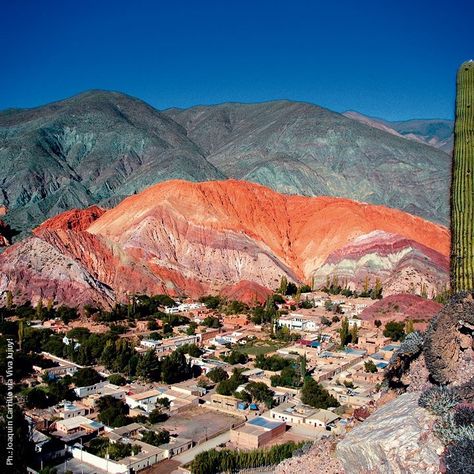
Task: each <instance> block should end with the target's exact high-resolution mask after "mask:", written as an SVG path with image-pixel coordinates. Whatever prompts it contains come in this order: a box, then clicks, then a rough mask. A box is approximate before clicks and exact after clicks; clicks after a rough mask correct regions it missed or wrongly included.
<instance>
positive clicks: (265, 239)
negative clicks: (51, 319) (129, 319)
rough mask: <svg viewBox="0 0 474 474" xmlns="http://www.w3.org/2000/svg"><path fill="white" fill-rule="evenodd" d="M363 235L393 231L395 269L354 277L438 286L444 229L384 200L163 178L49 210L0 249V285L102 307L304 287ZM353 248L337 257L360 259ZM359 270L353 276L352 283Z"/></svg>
mask: <svg viewBox="0 0 474 474" xmlns="http://www.w3.org/2000/svg"><path fill="white" fill-rule="evenodd" d="M368 234H371V235H372V238H371V244H370V246H369V247H367V250H366V251H367V255H366V257H367V258H366V259H367V261H370V260H371V259H372V258H373V257H372V256H373V254H374V252H377V250H376V249H377V245H376V239H375V236H376V235H380V236H382V238H381V241H380V242H381V243H380V245H381V249H382V248H383V250H380V252H383V253H384V254H385V255H388V254H389V253H390V251H389V250H388V249H387V245H386V240H385V237H384V236H385V235H387V234H389V235H391V236H399V237H398V238H395V241H396V242H397V245H396V246H392V248H393V253H394V255H395V254H397V255H398V254H399V253H400V252H401V253H402V254H404V266H401V265H402V263H401V261H400V259H399V258H395V256H392V257H387V258H385V260H384V265H383V269H382V270H381V268H380V267H377V266H374V267H372V270H371V271H370V265H368V266H367V269H366V271H365V272H364V273H363V275H364V276H365V275H367V274H368V273H369V272H370V278H371V281H372V283H373V282H374V280H375V277H376V276H379V277H380V278H381V279H382V282H385V281H387V279H390V281H392V282H393V281H394V280H396V279H397V275H400V280H399V284H398V286H397V288H398V287H403V288H405V289H406V290H408V289H409V288H410V287H411V286H412V284H413V282H414V281H415V282H418V281H420V279H422V278H425V276H426V275H427V274H428V275H431V281H432V283H433V285H434V282H436V285H441V286H444V284H445V282H446V281H447V268H446V267H445V261H446V257H447V255H448V252H449V232H448V230H447V229H446V228H444V227H442V226H439V225H436V224H432V223H429V222H427V221H424V220H423V219H421V218H419V217H415V216H412V215H410V214H406V213H404V212H401V211H398V210H394V209H389V208H386V207H383V206H373V205H369V204H365V203H360V202H355V201H350V200H348V199H340V198H329V197H318V198H310V197H304V196H288V195H283V194H278V193H276V192H274V191H272V190H270V189H268V188H265V187H263V186H260V185H256V184H252V183H248V182H245V181H235V180H227V181H212V182H206V183H191V182H187V181H167V182H165V183H161V184H158V185H155V186H152V187H151V188H148V189H147V190H145V191H143V192H142V193H140V194H137V195H134V196H131V197H129V198H127V199H125V200H124V201H122V202H121V203H120V204H119V205H118V206H116V207H115V208H113V209H111V210H108V211H104V210H103V209H101V208H99V207H97V206H92V207H90V208H87V209H85V210H72V211H67V212H66V213H63V214H60V215H59V216H56V217H54V218H51V219H49V220H48V221H46V222H45V223H44V224H42V225H41V226H40V227H38V228H36V229H35V230H34V236H33V237H30V238H28V239H26V240H24V241H22V242H20V243H18V244H16V245H14V246H12V247H10V248H9V249H8V250H7V251H5V252H4V254H3V255H1V256H0V292H1V291H5V290H12V291H13V292H14V296H15V297H16V298H17V300H21V299H33V300H35V299H38V298H40V297H42V298H48V299H49V298H54V299H56V301H58V302H64V303H69V304H84V303H99V304H104V303H105V302H107V301H112V300H124V299H125V298H126V297H127V294H131V293H135V294H136V293H147V294H156V293H164V292H165V293H170V294H183V293H184V294H187V295H189V296H200V295H202V294H204V293H210V292H220V291H221V290H222V289H223V288H225V287H227V286H229V285H235V284H237V283H239V282H245V281H247V282H253V283H254V284H257V285H260V286H261V287H265V288H269V289H272V288H275V287H277V286H278V284H279V281H280V278H281V277H282V276H285V277H286V278H287V279H288V280H289V281H295V282H307V283H310V282H311V281H312V280H313V277H314V276H315V275H316V274H318V275H319V274H320V273H321V272H319V273H318V269H320V268H321V267H322V266H324V263H325V262H326V261H327V259H328V258H329V256H330V255H333V254H334V253H335V252H337V250H338V249H344V248H347V246H349V245H350V242H352V241H354V239H358V238H360V237H361V236H364V235H368ZM400 242H402V243H400ZM361 252H363V250H361V251H360V252H358V253H356V254H354V256H353V257H351V256H350V255H352V254H347V257H346V260H349V259H350V258H354V259H355V260H357V262H359V261H360V259H361V258H363V255H362V253H361ZM53 261H54V262H55V264H54V266H52V265H51V262H53ZM420 262H422V264H421V263H420ZM402 268H405V269H410V276H407V274H406V273H403V272H402V271H401V269H402ZM333 270H334V269H332V270H331V272H332V271H333ZM357 275H358V274H355V277H354V279H353V280H352V281H353V283H354V284H360V285H361V284H362V282H361V281H355V280H357V278H359V277H358V276H357ZM242 285H243V286H247V287H248V284H244V283H242V284H241V286H242ZM78 288H79V289H78ZM257 288H258V287H257ZM236 290H239V291H241V292H242V288H240V289H239V288H234V290H232V291H236ZM229 291H230V290H229ZM232 291H231V293H232ZM252 294H253V295H257V293H255V292H252ZM258 295H262V291H261V290H259V291H258ZM259 297H261V296H259Z"/></svg>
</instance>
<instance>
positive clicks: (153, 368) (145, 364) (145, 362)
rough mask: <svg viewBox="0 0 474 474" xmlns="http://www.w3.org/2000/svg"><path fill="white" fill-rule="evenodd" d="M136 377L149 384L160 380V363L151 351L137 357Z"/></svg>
mask: <svg viewBox="0 0 474 474" xmlns="http://www.w3.org/2000/svg"><path fill="white" fill-rule="evenodd" d="M137 376H138V377H141V378H143V379H145V380H148V381H150V382H156V381H158V380H160V379H161V362H160V361H159V359H158V357H157V355H156V353H155V351H154V350H153V349H151V350H149V351H146V352H145V353H144V354H143V355H141V356H140V357H139V359H138V364H137Z"/></svg>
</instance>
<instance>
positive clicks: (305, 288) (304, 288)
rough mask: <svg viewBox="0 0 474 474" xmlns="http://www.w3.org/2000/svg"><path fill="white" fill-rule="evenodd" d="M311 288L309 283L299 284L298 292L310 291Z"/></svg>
mask: <svg viewBox="0 0 474 474" xmlns="http://www.w3.org/2000/svg"><path fill="white" fill-rule="evenodd" d="M311 291H313V289H312V288H311V287H310V286H309V285H301V286H300V293H311Z"/></svg>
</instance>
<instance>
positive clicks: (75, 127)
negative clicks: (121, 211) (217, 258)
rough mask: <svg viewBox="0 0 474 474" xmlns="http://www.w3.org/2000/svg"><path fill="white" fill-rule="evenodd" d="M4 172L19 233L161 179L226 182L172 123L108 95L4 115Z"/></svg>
mask: <svg viewBox="0 0 474 474" xmlns="http://www.w3.org/2000/svg"><path fill="white" fill-rule="evenodd" d="M0 165H1V166H0V182H1V189H2V194H3V201H4V204H6V205H8V207H9V209H10V212H9V215H8V216H7V219H8V221H9V222H10V223H11V224H12V226H13V227H15V228H19V229H25V228H26V229H28V228H31V227H32V226H34V225H35V224H39V223H40V222H42V221H43V220H44V219H45V217H49V216H53V215H56V214H58V213H59V212H62V211H64V210H67V209H70V208H73V207H84V206H87V205H90V204H94V203H101V202H104V203H108V202H109V201H110V200H111V202H112V203H113V202H119V201H120V200H121V199H123V197H125V196H127V195H130V194H133V193H134V192H137V191H140V190H142V189H144V188H145V187H146V186H149V185H151V184H154V183H156V182H157V181H160V180H164V179H170V178H185V179H191V180H208V179H217V178H222V177H223V175H222V174H221V173H219V171H217V170H216V169H215V168H214V166H212V165H211V164H210V163H209V162H208V161H207V160H206V159H205V157H204V156H203V155H202V152H201V151H200V150H199V148H198V147H197V146H196V145H195V144H194V143H193V142H192V141H190V140H189V139H188V138H187V137H186V132H185V131H184V130H183V129H182V127H180V126H179V125H177V124H176V123H175V122H173V121H172V120H170V119H169V118H168V117H167V116H165V115H163V114H161V113H160V112H158V111H157V110H155V109H153V108H152V107H150V106H149V105H147V104H145V103H144V102H142V101H140V100H138V99H134V98H132V97H129V96H126V95H124V94H119V93H112V92H103V91H90V92H87V93H84V94H81V95H78V96H75V97H73V98H71V99H67V100H64V101H60V102H56V103H53V104H49V105H46V106H43V107H38V108H36V109H28V110H12V111H5V112H2V113H0Z"/></svg>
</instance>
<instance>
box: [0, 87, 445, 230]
mask: <svg viewBox="0 0 474 474" xmlns="http://www.w3.org/2000/svg"><path fill="white" fill-rule="evenodd" d="M392 125H393V124H392ZM387 127H388V128H390V127H389V126H388V125H387ZM400 127H401V125H400ZM420 133H421V132H420ZM411 134H412V132H409V133H408V132H407V134H405V132H404V131H403V130H402V129H401V128H399V131H398V132H397V134H394V133H392V132H391V131H388V130H384V129H380V126H374V124H367V123H361V121H360V120H359V119H354V118H353V117H352V118H351V117H346V116H344V115H342V114H338V113H335V112H332V111H330V110H327V109H324V108H321V107H318V106H316V105H312V104H307V103H301V102H290V101H275V102H267V103H261V104H236V103H229V104H221V105H216V106H198V107H192V108H189V109H168V110H165V111H158V110H156V109H154V108H153V107H151V106H150V105H148V104H146V103H145V102H143V101H141V100H139V99H135V98H133V97H130V96H127V95H125V94H121V93H117V92H106V91H89V92H86V93H83V94H80V95H78V96H74V97H72V98H70V99H66V100H63V101H59V102H55V103H51V104H48V105H45V106H42V107H37V108H34V109H21V110H20V109H10V110H5V111H3V112H0V189H1V193H2V194H1V199H2V201H3V203H2V202H0V204H3V205H5V206H6V207H8V209H9V212H8V214H7V216H6V217H5V221H6V222H7V223H8V224H9V225H10V226H11V227H12V229H13V230H14V231H15V232H18V231H22V233H21V234H20V236H18V237H17V239H18V238H21V237H24V236H25V235H27V234H28V232H29V231H30V230H31V229H32V228H34V227H35V226H38V225H39V224H41V223H42V222H43V221H44V220H45V219H47V218H50V217H53V216H55V215H57V214H59V213H61V212H64V211H67V210H69V209H72V208H84V207H87V206H91V205H94V204H97V205H99V206H100V207H103V208H110V207H113V206H114V205H116V204H117V203H119V202H120V201H121V200H122V199H124V198H125V197H127V196H131V195H134V194H136V193H139V192H140V191H142V190H143V189H145V188H147V187H148V186H150V185H153V184H155V183H157V182H162V181H166V180H170V179H185V180H190V181H198V182H199V181H209V180H222V179H225V178H236V179H240V180H247V181H251V182H255V183H260V184H263V185H265V186H268V187H270V188H272V189H274V190H276V191H278V192H282V193H287V194H300V195H305V196H321V195H326V196H339V197H345V198H350V199H354V200H359V201H364V202H368V203H372V204H382V205H386V206H389V207H392V208H398V209H401V210H404V211H406V212H409V213H411V214H415V215H418V216H422V217H424V218H426V219H428V220H431V221H434V222H438V223H442V224H446V223H447V222H448V208H449V206H448V204H449V202H448V196H449V193H448V189H449V180H450V179H449V176H450V166H451V160H450V156H449V155H448V154H447V153H445V152H443V151H442V150H440V149H437V148H436V147H434V146H431V145H432V144H430V145H428V144H426V143H422V141H423V140H413V139H407V138H406V136H408V135H411ZM405 135H406V136H405ZM442 139H444V138H443V137H441V136H440V137H439V140H442ZM425 141H428V142H429V140H425Z"/></svg>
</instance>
